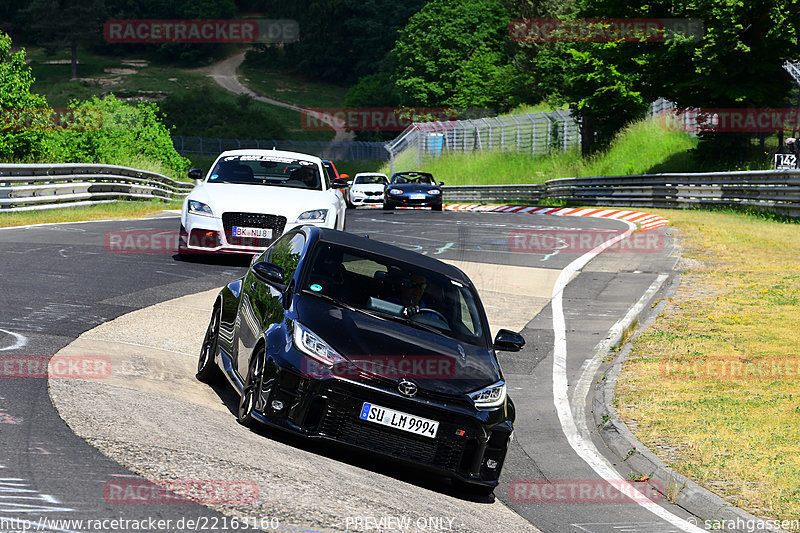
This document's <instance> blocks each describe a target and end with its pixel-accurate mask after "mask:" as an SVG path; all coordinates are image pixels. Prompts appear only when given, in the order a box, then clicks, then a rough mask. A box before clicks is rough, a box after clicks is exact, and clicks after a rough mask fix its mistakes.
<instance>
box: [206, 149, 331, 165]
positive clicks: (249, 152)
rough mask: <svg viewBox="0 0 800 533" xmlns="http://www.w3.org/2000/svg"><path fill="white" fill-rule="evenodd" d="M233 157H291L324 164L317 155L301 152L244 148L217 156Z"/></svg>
mask: <svg viewBox="0 0 800 533" xmlns="http://www.w3.org/2000/svg"><path fill="white" fill-rule="evenodd" d="M231 155H262V156H275V157H291V158H292V159H304V160H306V161H311V162H313V163H317V164H320V165H321V164H322V159H320V158H319V157H317V156H315V155H309V154H301V153H300V152H286V151H284V150H263V149H258V148H243V149H241V150H227V151H225V152H222V153H221V154H219V155H218V156H217V159H219V158H220V157H223V156H231Z"/></svg>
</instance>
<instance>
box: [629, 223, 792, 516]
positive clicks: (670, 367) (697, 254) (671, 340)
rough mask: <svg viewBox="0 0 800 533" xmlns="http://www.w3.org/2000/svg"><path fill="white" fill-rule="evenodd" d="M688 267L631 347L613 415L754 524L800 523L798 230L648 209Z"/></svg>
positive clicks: (780, 225) (785, 226)
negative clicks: (670, 233) (761, 520)
mask: <svg viewBox="0 0 800 533" xmlns="http://www.w3.org/2000/svg"><path fill="white" fill-rule="evenodd" d="M654 212H655V213H658V214H660V215H662V216H664V217H665V218H667V219H669V220H670V223H671V224H672V225H673V226H675V227H677V228H678V230H679V231H680V235H681V238H682V246H683V248H684V252H683V255H684V256H688V257H691V258H693V259H695V260H696V261H695V262H693V263H692V264H691V265H689V266H688V267H687V270H686V271H685V272H684V276H683V279H682V281H681V285H680V287H679V288H678V290H677V291H676V293H675V295H674V296H673V297H672V298H670V299H669V303H668V305H667V307H666V308H665V309H664V311H663V312H662V314H660V315H659V317H658V318H657V319H656V321H655V323H654V324H653V325H652V326H651V327H650V328H648V329H647V330H645V331H643V332H642V333H641V334H640V335H639V336H638V337H637V338H636V339H635V340H634V341H633V350H632V352H631V354H630V356H629V357H628V359H627V361H626V362H625V364H624V366H623V371H622V372H621V374H620V379H619V382H618V384H617V390H616V398H615V403H616V404H617V407H618V409H619V413H620V416H621V417H622V418H623V419H625V420H628V421H635V423H636V427H635V433H636V435H637V437H638V438H639V439H640V440H641V441H642V442H644V443H645V444H646V445H648V446H649V447H650V449H651V450H653V451H654V452H655V453H657V454H659V455H660V456H661V457H662V459H664V460H665V461H666V462H667V463H668V464H669V465H670V466H671V467H673V468H675V469H676V470H677V471H678V472H680V473H682V474H685V475H687V476H690V477H691V478H692V479H694V480H695V481H697V482H699V483H700V484H702V485H705V486H707V487H709V488H711V489H712V490H714V491H715V492H716V493H718V494H720V495H721V496H723V497H725V498H726V499H727V500H728V501H730V502H731V503H733V504H735V505H738V506H740V507H742V508H744V509H745V510H747V511H750V512H752V513H754V514H756V515H758V516H764V517H771V518H776V519H781V520H782V519H796V518H797V517H798V516H800V489H798V487H800V457H799V456H798V453H797V451H798V445H797V443H798V441H800V424H798V421H800V398H798V395H797V390H798V389H797V378H798V368H800V356H798V353H800V337H798V335H797V331H798V327H800V314H798V312H797V311H798V304H799V302H800V276H798V275H796V271H797V269H796V264H797V255H798V253H800V232H798V231H797V230H798V222H797V221H796V220H795V221H792V222H781V221H776V220H770V219H767V218H763V217H757V216H748V215H745V214H741V213H734V212H721V211H720V212H707V211H700V210H670V211H666V210H655V211H654Z"/></svg>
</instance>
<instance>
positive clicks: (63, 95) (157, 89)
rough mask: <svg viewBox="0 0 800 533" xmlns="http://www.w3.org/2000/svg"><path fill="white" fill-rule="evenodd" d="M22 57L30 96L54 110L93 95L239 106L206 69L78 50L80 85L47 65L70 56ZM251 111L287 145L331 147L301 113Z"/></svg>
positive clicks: (62, 67)
mask: <svg viewBox="0 0 800 533" xmlns="http://www.w3.org/2000/svg"><path fill="white" fill-rule="evenodd" d="M26 53H27V58H28V59H30V66H31V69H32V71H33V75H34V77H35V78H36V81H35V83H34V84H33V87H32V89H31V90H32V91H33V92H37V93H39V94H43V95H44V96H46V97H47V101H48V103H49V104H50V105H51V106H53V107H66V106H67V105H68V104H69V102H70V101H72V100H75V99H78V100H86V99H89V98H91V97H92V96H95V95H96V96H105V95H107V94H112V93H113V94H114V95H115V96H117V97H118V98H123V99H125V98H130V99H148V100H153V101H157V102H158V101H162V100H164V99H165V98H166V97H167V96H168V95H187V94H189V95H191V94H196V93H198V92H199V91H202V90H206V91H210V92H211V94H212V96H213V100H214V101H219V102H222V103H227V104H235V103H236V101H237V96H236V95H233V94H231V93H229V92H227V91H225V90H224V89H222V88H221V87H219V86H218V85H217V84H216V83H215V82H214V81H213V80H212V79H211V78H209V77H208V76H207V73H208V72H207V71H208V69H207V68H206V67H203V68H190V69H185V68H178V67H175V66H171V65H161V64H157V63H148V64H147V65H146V66H131V65H126V64H125V63H124V62H125V61H129V60H136V59H141V58H139V57H136V56H131V57H118V56H101V55H97V54H93V53H91V52H90V51H86V50H80V51H79V53H78V61H79V64H78V79H77V80H70V79H69V74H70V65H69V64H68V63H64V64H50V63H48V62H51V61H59V60H60V61H66V60H68V59H69V57H70V56H69V54H68V53H67V52H61V53H57V54H55V55H53V56H47V55H46V54H45V52H44V50H43V49H41V48H28V49H27V50H26ZM109 69H125V72H126V73H121V72H120V71H117V72H112V71H109ZM310 90H311V89H309V91H310ZM327 90H328V87H327V86H324V85H322V86H320V88H319V89H318V92H319V93H325V92H326V91H327ZM251 106H253V107H254V108H256V109H259V110H262V111H263V112H264V113H267V114H269V115H271V116H272V117H274V118H275V119H276V120H277V121H278V122H279V123H280V124H281V125H282V126H283V127H284V129H285V131H286V137H287V138H289V139H295V140H306V141H330V140H331V139H333V135H334V132H333V131H332V130H330V131H309V130H304V129H303V128H302V127H301V120H300V113H298V112H297V111H292V110H291V109H285V108H282V107H278V106H273V105H270V104H266V103H263V102H257V101H254V102H252V103H251ZM212 111H213V110H212ZM196 112H198V113H202V112H209V110H207V109H206V110H197V111H196ZM245 112H246V111H245ZM226 118H230V117H226ZM168 125H170V126H172V125H173V124H169V122H168ZM229 125H230V129H231V133H230V134H229V135H227V136H230V137H231V138H240V139H253V138H256V139H261V138H263V136H260V135H259V132H258V131H257V129H256V130H255V131H254V130H253V129H252V128H248V130H247V131H240V132H237V131H236V121H235V120H229ZM176 134H181V135H188V136H198V137H203V136H209V135H208V134H207V133H205V132H204V131H181V132H176Z"/></svg>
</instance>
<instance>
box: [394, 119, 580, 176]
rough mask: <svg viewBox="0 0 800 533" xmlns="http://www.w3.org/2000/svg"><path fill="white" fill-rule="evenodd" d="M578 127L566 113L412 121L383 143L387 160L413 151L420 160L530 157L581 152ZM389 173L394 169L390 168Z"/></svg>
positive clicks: (418, 160)
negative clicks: (485, 154) (456, 155)
mask: <svg viewBox="0 0 800 533" xmlns="http://www.w3.org/2000/svg"><path fill="white" fill-rule="evenodd" d="M580 144H581V137H580V128H579V126H578V123H577V122H576V121H575V120H574V119H573V118H572V115H571V113H570V112H569V111H551V112H547V113H525V114H521V115H505V116H500V117H491V118H477V119H466V120H449V121H437V122H415V123H413V124H412V125H411V126H409V127H408V128H406V130H405V131H403V133H401V134H400V135H399V136H398V137H396V138H395V139H393V140H392V141H390V142H388V143H387V144H386V150H387V151H388V152H389V158H390V160H391V161H392V164H393V163H394V160H395V158H397V157H398V156H399V155H400V154H402V153H404V152H407V151H408V152H410V151H414V152H415V153H416V158H417V164H418V165H420V164H421V161H422V158H423V157H439V156H440V155H442V154H443V153H446V152H462V153H466V152H475V151H492V150H497V151H501V152H524V153H528V154H530V155H532V156H537V155H546V154H551V153H553V152H566V151H570V150H574V151H575V152H578V153H579V152H580ZM392 172H394V168H393V165H392Z"/></svg>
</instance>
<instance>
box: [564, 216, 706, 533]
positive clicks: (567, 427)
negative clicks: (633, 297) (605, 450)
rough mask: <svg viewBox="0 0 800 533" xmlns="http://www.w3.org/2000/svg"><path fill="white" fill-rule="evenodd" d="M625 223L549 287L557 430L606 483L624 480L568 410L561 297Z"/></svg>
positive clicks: (685, 526) (689, 527) (666, 515)
mask: <svg viewBox="0 0 800 533" xmlns="http://www.w3.org/2000/svg"><path fill="white" fill-rule="evenodd" d="M625 222H626V224H628V230H627V231H625V232H624V233H621V234H620V235H617V236H616V237H613V238H611V239H609V240H607V241H605V242H604V243H602V244H600V245H599V246H597V247H595V248H594V249H592V250H590V251H589V252H586V253H585V254H583V255H582V256H580V257H579V258H577V259H576V260H574V261H573V262H571V263H570V264H569V265H567V267H566V268H564V270H562V271H561V274H560V275H559V276H558V279H557V280H556V283H555V286H554V287H553V297H552V301H551V306H552V310H553V337H554V340H553V405H554V406H555V408H556V412H557V413H558V419H559V422H560V423H561V429H562V431H563V432H564V436H566V437H567V441H568V442H569V445H570V446H571V447H572V449H573V450H575V453H576V454H577V455H578V457H580V458H581V459H583V460H584V461H585V462H586V464H588V465H589V466H590V467H591V468H592V470H594V471H595V472H596V473H597V474H598V475H599V476H600V477H601V478H603V479H604V480H606V481H608V482H611V481H615V482H619V481H625V480H624V479H623V478H622V476H620V474H619V473H618V472H617V471H616V470H615V469H614V467H613V465H611V463H609V462H608V460H606V458H605V457H603V456H602V455H601V454H600V452H599V451H598V450H597V448H596V447H595V445H594V443H593V442H592V441H591V440H590V439H586V438H584V437H583V436H582V435H581V433H580V431H579V430H578V427H577V425H576V422H575V418H574V416H573V414H572V409H571V407H570V402H569V395H568V381H567V331H566V321H565V318H564V306H563V295H564V288H565V287H566V286H567V283H568V282H569V280H570V279H572V276H573V275H574V274H575V273H576V272H577V271H578V270H580V269H581V268H583V267H584V266H586V264H587V263H588V262H589V261H591V260H592V259H594V258H595V257H596V256H597V255H598V254H599V253H600V252H602V251H603V250H605V249H606V248H608V247H610V246H613V245H614V244H616V243H617V242H619V241H621V240H623V239H625V238H627V237H628V236H630V235H631V234H632V233H633V231H634V230H635V229H636V226H635V225H634V224H632V223H630V222H627V221H625ZM636 503H637V504H638V505H640V506H642V507H643V508H645V509H647V510H648V511H650V512H651V513H653V514H654V515H656V516H658V517H659V518H661V519H663V520H665V521H666V522H668V523H670V524H672V525H673V526H675V527H677V528H678V529H680V530H681V531H685V532H687V533H701V532H704V531H705V530H704V529H702V528H699V527H697V526H695V525H693V524H690V523H689V522H687V521H686V520H684V519H682V518H680V517H678V516H676V515H674V514H672V513H670V512H669V511H667V510H666V509H664V508H663V507H661V506H660V505H658V504H657V503H655V502H653V501H652V500H649V499H647V497H646V496H645V495H644V494H643V495H642V497H641V498H637V501H636Z"/></svg>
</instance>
